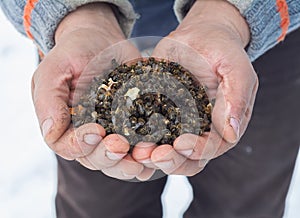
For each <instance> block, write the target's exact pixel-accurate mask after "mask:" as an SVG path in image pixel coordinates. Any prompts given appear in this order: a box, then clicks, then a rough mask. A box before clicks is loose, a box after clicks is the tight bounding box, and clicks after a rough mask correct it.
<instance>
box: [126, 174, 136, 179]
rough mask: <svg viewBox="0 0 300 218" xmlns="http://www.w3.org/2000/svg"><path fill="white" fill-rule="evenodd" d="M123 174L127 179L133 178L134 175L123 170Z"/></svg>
mask: <svg viewBox="0 0 300 218" xmlns="http://www.w3.org/2000/svg"><path fill="white" fill-rule="evenodd" d="M123 175H124V176H126V177H128V179H133V178H134V177H135V176H136V175H132V174H127V173H124V172H123Z"/></svg>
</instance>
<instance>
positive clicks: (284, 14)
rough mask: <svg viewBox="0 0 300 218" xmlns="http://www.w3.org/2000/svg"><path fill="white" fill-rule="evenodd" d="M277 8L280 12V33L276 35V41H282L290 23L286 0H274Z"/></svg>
mask: <svg viewBox="0 0 300 218" xmlns="http://www.w3.org/2000/svg"><path fill="white" fill-rule="evenodd" d="M276 5H277V10H278V12H279V14H280V18H281V23H280V27H281V35H280V36H279V37H278V39H277V41H278V42H280V41H283V40H284V38H285V36H286V34H287V32H288V29H289V25H290V16H289V10H288V4H287V2H286V0H276Z"/></svg>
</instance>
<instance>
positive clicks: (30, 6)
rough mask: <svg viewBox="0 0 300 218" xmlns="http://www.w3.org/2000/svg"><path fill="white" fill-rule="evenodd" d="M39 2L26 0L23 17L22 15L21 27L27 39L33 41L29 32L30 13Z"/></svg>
mask: <svg viewBox="0 0 300 218" xmlns="http://www.w3.org/2000/svg"><path fill="white" fill-rule="evenodd" d="M38 1H39V0H27V3H26V5H25V7H24V15H23V25H24V29H25V32H26V35H27V36H28V38H30V39H33V36H32V34H31V32H30V27H31V13H32V11H33V9H34V6H35V4H36V3H37V2H38Z"/></svg>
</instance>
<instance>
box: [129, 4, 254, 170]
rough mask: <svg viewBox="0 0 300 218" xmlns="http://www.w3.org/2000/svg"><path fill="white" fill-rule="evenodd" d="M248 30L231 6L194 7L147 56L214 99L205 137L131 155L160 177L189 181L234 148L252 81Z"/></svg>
mask: <svg viewBox="0 0 300 218" xmlns="http://www.w3.org/2000/svg"><path fill="white" fill-rule="evenodd" d="M249 37H250V33H249V29H248V26H247V24H246V22H245V20H244V18H243V17H242V16H241V15H240V14H239V12H238V11H237V9H236V8H234V6H232V5H230V4H229V3H228V2H227V1H223V0H218V1H217V0H216V1H212V0H206V1H196V2H195V4H194V5H193V7H192V8H191V10H190V11H189V13H188V14H187V16H186V17H185V18H184V20H183V21H182V23H181V24H180V25H179V26H178V28H177V29H176V30H175V31H174V32H172V33H171V34H170V35H169V36H167V37H166V38H164V39H163V40H162V41H161V42H160V43H159V44H158V46H157V47H156V48H155V50H154V53H153V56H154V57H158V58H163V59H167V60H171V61H175V62H178V63H180V64H181V65H183V67H185V68H186V69H189V70H190V71H191V72H192V73H193V74H194V76H195V78H196V79H197V80H199V81H200V82H201V83H202V84H204V85H205V86H207V87H208V95H209V97H210V98H211V99H214V98H215V99H216V101H215V105H214V109H213V112H212V125H211V131H210V132H209V133H204V134H203V135H202V136H197V135H193V134H183V135H181V136H179V137H178V138H177V139H176V140H175V142H174V143H173V147H172V146H171V145H167V144H165V145H161V146H158V147H152V148H151V149H149V152H148V153H146V154H145V153H144V152H140V150H139V149H138V148H137V149H136V150H134V151H133V156H134V158H135V159H136V160H141V159H148V160H149V159H151V161H152V163H154V164H155V165H156V166H157V167H159V168H160V169H161V170H162V171H164V172H165V173H166V174H182V175H187V176H192V175H195V174H197V173H198V172H200V171H201V170H202V169H203V168H204V166H205V165H206V164H207V163H208V161H209V160H211V159H213V158H216V157H218V156H219V155H221V154H223V153H225V152H226V151H228V150H229V149H230V148H232V147H233V146H234V145H236V144H237V142H238V141H239V139H240V137H241V136H242V135H243V133H244V132H245V130H246V128H247V125H248V122H249V120H250V117H251V114H252V108H253V104H254V101H255V96H256V91H257V87H258V80H257V76H256V73H255V72H254V69H253V67H252V65H251V62H250V60H249V58H248V56H247V54H246V52H245V51H244V47H245V46H246V45H247V44H248V42H249Z"/></svg>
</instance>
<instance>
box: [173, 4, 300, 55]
mask: <svg viewBox="0 0 300 218" xmlns="http://www.w3.org/2000/svg"><path fill="white" fill-rule="evenodd" d="M198 1H206V0H198ZM216 1H222V0H216ZM194 2H195V0H176V2H175V12H176V14H177V17H178V19H179V20H182V19H183V18H184V17H185V15H186V14H187V12H188V11H189V9H190V8H191V7H192V5H193V4H194ZM211 2H212V0H211ZM228 2H230V3H231V4H233V5H234V6H236V7H237V8H238V9H239V11H240V13H241V14H242V15H243V17H244V18H245V20H246V21H247V23H248V25H249V28H250V34H251V38H250V41H249V44H248V46H247V48H246V49H247V53H248V56H249V57H250V59H251V60H252V61H253V60H255V59H256V58H258V57H259V56H260V55H262V54H263V53H265V52H266V51H267V50H269V49H270V48H272V47H273V46H275V45H276V44H277V43H278V42H280V41H282V40H283V39H284V37H285V35H286V34H288V33H289V32H291V31H293V30H295V29H296V28H299V26H300V0H286V1H285V0H277V1H275V0H228ZM216 14H218V11H217V10H216Z"/></svg>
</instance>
